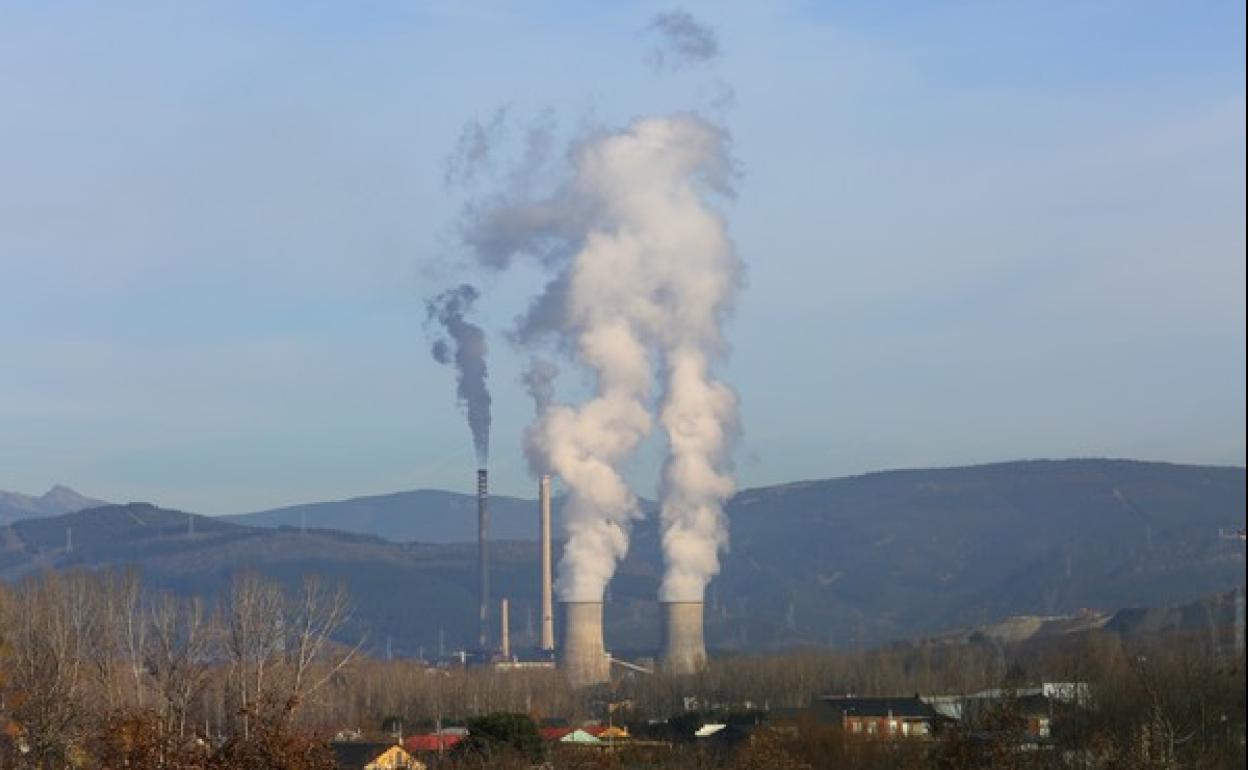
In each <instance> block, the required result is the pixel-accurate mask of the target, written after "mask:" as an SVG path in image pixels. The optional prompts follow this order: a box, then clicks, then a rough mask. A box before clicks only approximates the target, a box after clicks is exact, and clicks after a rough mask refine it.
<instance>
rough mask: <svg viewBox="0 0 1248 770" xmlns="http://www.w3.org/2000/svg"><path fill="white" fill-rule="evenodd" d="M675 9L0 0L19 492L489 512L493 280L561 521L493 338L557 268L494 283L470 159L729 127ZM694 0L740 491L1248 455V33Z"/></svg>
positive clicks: (1134, 6)
mask: <svg viewBox="0 0 1248 770" xmlns="http://www.w3.org/2000/svg"><path fill="white" fill-rule="evenodd" d="M591 6H603V7H591ZM672 7H673V6H671V5H668V4H652V3H617V4H609V6H608V4H584V3H571V2H568V3H480V4H465V3H453V2H443V3H418V2H380V1H378V2H361V3H314V2H300V3H268V4H263V6H261V5H260V4H253V3H241V2H240V3H220V2H214V3H192V2H185V3H174V4H170V3H155V2H153V3H85V2H83V3H77V2H56V3H49V2H14V1H13V0H10V1H9V2H4V3H0V362H2V363H0V488H3V489H10V490H19V491H26V492H38V491H42V489H44V488H46V487H48V486H50V485H51V484H53V483H55V482H62V483H67V484H70V485H72V486H74V487H76V488H78V489H80V490H81V491H83V492H86V493H90V494H94V495H97V496H101V497H105V498H109V499H116V500H131V499H143V500H153V501H156V502H159V503H161V504H164V505H169V506H174V507H182V508H186V509H190V510H196V511H203V512H209V513H226V512H237V511H244V510H251V509H257V508H261V507H267V506H272V505H279V504H285V503H294V502H299V501H306V500H318V499H328V498H337V497H346V496H351V495H357V494H369V493H380V492H386V491H392V490H396V489H404V488H414V487H428V486H432V487H443V488H462V489H465V490H470V489H471V487H472V483H473V477H472V466H473V464H474V463H473V459H472V447H471V442H470V440H469V435H468V431H467V428H466V426H465V424H464V421H463V419H462V417H461V416H460V414H459V413H458V411H457V409H456V408H455V406H454V403H453V383H452V380H451V373H450V372H449V371H448V370H446V369H444V368H442V367H440V366H438V365H437V364H436V363H435V362H433V360H432V359H431V358H430V357H429V356H428V354H427V341H426V337H425V335H424V334H423V332H422V329H421V321H422V309H421V301H422V299H423V298H424V297H426V296H428V295H430V294H432V293H434V292H436V291H438V290H440V289H442V288H444V287H445V286H446V285H449V284H450V283H451V282H453V281H458V280H461V279H469V280H474V281H479V282H480V283H481V285H482V287H483V290H484V293H485V297H486V301H487V303H488V304H487V306H486V307H485V308H483V313H482V321H483V323H484V324H485V325H486V326H487V327H488V328H489V329H490V330H491V332H492V333H495V336H494V338H493V339H494V341H495V345H494V356H493V361H492V365H493V371H492V384H493V390H494V397H495V429H494V438H493V446H494V457H493V460H492V466H493V468H494V472H495V482H496V488H497V489H500V490H501V491H506V492H511V493H528V492H529V491H530V486H531V483H530V481H529V479H528V478H527V476H526V474H525V470H524V463H523V461H522V459H521V455H520V451H519V446H520V433H521V430H522V429H523V426H524V424H525V422H526V421H527V420H528V419H529V416H530V414H531V408H530V406H529V403H528V401H527V399H526V398H525V396H524V393H523V390H522V388H521V387H520V386H518V385H517V384H516V377H517V376H518V373H519V370H520V365H521V361H522V358H521V356H520V355H519V354H518V353H517V352H516V351H514V350H511V349H510V348H509V347H508V345H507V344H506V343H505V342H504V341H503V340H502V339H501V338H499V337H498V336H497V334H496V333H497V332H499V331H501V330H503V329H505V328H507V327H508V325H509V324H510V322H511V319H512V318H513V317H514V316H515V315H516V313H518V312H519V311H520V309H522V308H523V306H524V305H525V301H526V298H527V293H528V292H529V291H531V289H532V287H533V284H534V282H535V280H536V278H535V276H533V275H524V274H521V275H509V276H491V275H481V274H479V273H477V272H474V271H471V270H465V269H463V268H462V263H461V261H460V260H458V259H457V256H456V253H455V252H456V249H455V248H454V239H453V236H452V231H451V226H450V225H451V222H452V221H453V219H454V216H455V214H456V211H457V209H458V205H459V201H458V200H457V199H456V197H455V195H454V194H453V193H451V192H448V190H447V189H446V187H445V186H444V183H443V170H444V166H445V162H446V159H447V157H448V154H449V153H450V152H451V151H452V149H453V148H454V145H455V141H456V139H457V137H458V135H459V132H460V130H461V128H462V127H463V125H464V124H465V122H466V121H468V120H472V119H486V118H488V117H489V116H490V115H491V114H492V113H493V112H494V111H495V110H496V109H497V108H498V107H499V106H501V105H508V106H509V108H510V110H511V111H512V113H513V114H521V115H530V116H531V115H537V114H540V113H542V111H544V110H550V111H551V114H554V115H556V116H557V118H558V120H559V121H560V122H561V124H562V125H565V126H569V125H585V124H593V125H604V126H614V125H619V124H622V123H623V122H625V121H627V120H628V119H630V118H632V117H635V116H638V115H644V114H652V113H665V112H670V111H674V110H681V109H689V108H696V107H698V106H700V105H704V104H705V103H706V96H707V77H706V74H705V73H698V72H684V73H678V74H677V75H675V76H670V77H665V78H660V77H657V76H656V75H655V74H654V73H653V72H652V71H650V70H649V69H648V68H647V67H646V66H645V65H644V63H643V62H644V58H645V55H646V52H647V50H648V47H649V46H650V44H651V42H652V41H651V40H650V38H649V37H648V36H647V33H646V26H647V23H648V22H649V20H650V19H651V18H652V17H653V16H654V14H655V13H657V12H661V11H667V10H670V9H671V8H672ZM680 7H682V8H685V9H686V10H689V11H690V12H692V13H693V14H694V15H695V16H696V17H698V18H699V19H700V20H701V21H702V22H704V23H706V24H708V25H710V26H712V27H714V28H715V30H716V31H717V33H718V36H719V41H720V45H721V48H722V52H723V55H722V58H721V60H720V61H719V62H718V64H717V75H718V77H720V78H722V79H724V80H726V81H728V82H730V83H731V84H732V86H733V88H734V89H735V92H736V99H735V103H734V106H733V107H732V108H731V110H730V111H729V112H728V113H727V115H726V123H727V125H728V127H729V128H730V130H731V131H732V133H733V137H734V148H735V151H736V153H737V156H738V158H739V160H740V163H741V167H742V170H743V175H742V177H741V179H740V182H739V184H738V194H737V196H736V198H735V200H734V201H732V202H731V203H730V204H729V205H727V207H726V209H725V211H726V213H727V215H728V217H729V221H730V225H731V228H732V234H733V236H734V238H735V239H736V241H737V244H738V246H739V248H740V250H741V252H742V254H743V256H744V258H745V260H746V262H747V264H748V274H747V287H746V290H745V292H744V293H743V295H742V299H741V303H740V306H739V309H738V312H737V314H736V316H735V318H734V319H733V320H732V322H731V324H730V330H729V335H730V337H731V339H732V342H733V353H732V358H731V361H730V363H729V365H728V366H727V368H726V370H725V372H724V374H725V376H726V377H727V379H729V381H730V382H732V384H733V385H734V386H735V387H736V388H737V389H738V390H739V392H740V394H741V398H742V408H743V413H744V428H745V433H744V436H743V437H742V441H741V445H740V448H739V451H738V453H737V467H738V472H739V476H740V479H741V483H742V484H743V485H756V484H765V483H774V482H783V481H789V480H793V479H797V478H810V477H825V476H834V475H841V474H847V473H857V472H862V471H868V470H876V469H884V468H892V467H903V466H918V465H954V464H962V463H973V462H984V461H993V460H1002V459H1012V458H1024V457H1067V456H1119V457H1138V458H1146V459H1161V460H1172V461H1177V462H1199V463H1218V464H1232V463H1233V464H1243V463H1244V455H1245V429H1244V423H1245V408H1244V400H1245V395H1244V394H1245V381H1244V379H1245V378H1244V371H1245V303H1244V263H1245V259H1244V253H1245V218H1244V210H1245V195H1244V188H1245V178H1244V166H1245V157H1244V155H1245V153H1244V147H1245V100H1244V92H1245V83H1244V61H1245V58H1244V57H1245V54H1244V9H1243V4H1242V3H1235V2H1209V3H1196V4H1183V3H1145V2H1130V3H1128V2H1121V3H1112V2H1104V3H1083V2H1071V3H1060V2H1053V3H1031V4H1021V3H1011V4H1003V3H974V2H960V3H890V4H878V3H865V2H864V3H837V4H832V3H796V2H764V3H705V4H697V3H694V4H685V5H683V6H680ZM573 385H575V383H573ZM568 392H569V393H573V394H574V393H575V392H576V389H575V387H574V388H573V390H572V391H568ZM660 449H661V448H660V447H659V446H658V445H657V443H656V442H651V445H649V446H648V447H647V448H646V450H645V451H644V452H643V453H642V454H641V455H640V456H639V457H638V458H637V460H636V462H635V463H634V465H633V467H632V468H631V470H630V473H631V478H632V479H633V480H634V482H635V486H636V489H637V491H638V492H639V493H641V494H646V495H652V494H653V489H654V484H655V473H654V467H655V458H656V456H657V455H658V452H659V451H660Z"/></svg>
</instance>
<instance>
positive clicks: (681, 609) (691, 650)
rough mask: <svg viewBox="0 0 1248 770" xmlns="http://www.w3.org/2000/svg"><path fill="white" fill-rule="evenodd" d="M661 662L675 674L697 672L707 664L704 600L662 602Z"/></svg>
mask: <svg viewBox="0 0 1248 770" xmlns="http://www.w3.org/2000/svg"><path fill="white" fill-rule="evenodd" d="M660 663H661V664H662V666H663V669H664V670H665V671H668V672H669V673H673V674H696V673H698V672H699V671H701V670H703V669H704V668H706V645H705V643H704V642H703V640H702V602H663V652H662V654H661V655H660Z"/></svg>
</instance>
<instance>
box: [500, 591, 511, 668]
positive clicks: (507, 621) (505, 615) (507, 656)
mask: <svg viewBox="0 0 1248 770" xmlns="http://www.w3.org/2000/svg"><path fill="white" fill-rule="evenodd" d="M498 615H499V618H498V638H499V652H501V653H502V656H503V660H511V603H510V602H508V601H507V599H506V598H505V597H504V598H503V599H501V600H499V603H498Z"/></svg>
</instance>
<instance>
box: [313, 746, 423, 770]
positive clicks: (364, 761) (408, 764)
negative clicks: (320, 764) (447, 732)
mask: <svg viewBox="0 0 1248 770" xmlns="http://www.w3.org/2000/svg"><path fill="white" fill-rule="evenodd" d="M329 748H330V750H331V751H333V753H334V762H335V763H336V764H337V765H338V768H339V770H425V763H424V762H421V761H420V760H418V759H415V758H414V757H412V755H411V754H409V753H407V751H406V750H405V749H404V748H403V747H402V746H400V745H398V744H396V743H369V742H367V741H335V742H333V743H330V744H329Z"/></svg>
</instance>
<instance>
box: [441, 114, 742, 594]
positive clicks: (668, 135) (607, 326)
mask: <svg viewBox="0 0 1248 770" xmlns="http://www.w3.org/2000/svg"><path fill="white" fill-rule="evenodd" d="M570 161H571V170H570V174H569V178H568V179H567V181H566V182H565V183H564V184H563V185H562V186H561V187H560V188H559V189H558V190H557V191H556V192H555V193H554V194H553V195H550V196H548V197H545V198H541V199H536V200H533V199H525V198H523V197H521V198H519V199H512V200H495V201H492V202H491V203H490V205H487V206H480V205H478V206H474V207H472V208H471V209H470V210H469V212H468V218H467V220H466V230H465V233H464V236H465V242H466V243H468V244H469V245H470V246H472V247H474V248H475V249H476V251H477V256H478V258H479V259H480V261H481V262H482V263H484V264H486V265H491V266H494V267H499V268H502V267H506V266H507V265H508V264H510V262H511V260H512V259H513V258H514V257H515V256H516V255H517V254H521V253H523V254H527V255H530V256H534V257H536V258H537V259H538V260H539V262H540V263H542V264H544V265H547V266H549V267H551V268H552V269H553V270H554V276H553V278H552V279H551V281H550V282H549V284H548V285H547V287H546V289H545V291H544V292H543V293H542V295H541V296H540V297H538V298H537V300H536V301H535V302H534V304H533V306H532V307H531V308H530V311H529V312H528V314H527V315H526V316H525V317H524V318H522V319H521V321H520V328H519V329H518V330H517V333H516V335H515V338H516V339H518V340H521V341H534V340H536V339H537V338H539V337H542V336H548V335H549V336H554V337H555V338H556V340H557V342H558V343H559V347H560V348H561V349H563V350H566V351H568V352H570V353H571V354H572V355H573V356H574V357H575V359H576V360H577V361H578V362H579V363H581V364H582V365H584V366H586V367H587V368H588V369H589V370H590V371H591V372H592V373H593V375H594V378H595V383H594V385H595V389H594V396H593V397H592V398H591V399H590V400H589V401H587V402H585V403H583V404H581V405H579V406H573V405H567V404H551V405H550V406H549V407H548V408H547V409H545V410H544V412H543V413H542V414H541V415H540V416H539V417H538V418H537V420H536V421H535V422H534V424H533V425H532V426H531V428H530V430H529V432H528V440H527V444H528V451H529V454H530V463H531V464H532V465H534V466H535V467H549V468H550V469H551V470H553V471H554V472H555V473H556V474H558V475H559V476H560V477H561V479H562V480H563V483H564V486H565V488H566V489H567V493H568V498H567V504H566V507H565V517H564V521H565V527H566V529H567V544H566V546H565V548H564V554H563V559H562V560H561V562H560V564H559V580H558V589H559V594H560V596H561V598H563V599H564V600H568V601H600V600H601V599H602V596H603V592H604V589H605V586H606V583H607V581H609V580H610V578H611V576H612V575H613V574H614V572H615V567H616V563H617V562H618V560H619V559H620V558H621V557H623V555H624V554H625V553H626V552H627V548H628V537H629V530H630V527H631V522H632V520H633V519H635V518H637V516H638V515H639V510H638V506H637V500H636V496H635V495H634V494H633V493H632V491H631V490H630V489H629V488H628V485H627V484H626V483H625V481H624V479H623V477H622V476H621V474H620V468H621V466H622V464H623V462H624V461H625V460H626V459H627V458H628V457H629V456H630V455H631V454H632V453H633V451H634V450H635V449H636V447H637V445H638V444H639V443H640V442H641V441H642V439H644V438H645V436H646V435H647V434H648V433H649V431H650V429H651V425H652V419H651V414H650V408H651V404H652V397H651V390H652V387H653V384H654V380H655V364H656V363H661V364H662V371H663V373H664V374H665V377H666V384H665V388H664V398H663V405H662V408H661V412H660V417H661V420H662V422H663V425H664V427H665V429H666V430H667V431H668V434H669V438H670V444H671V447H672V453H671V456H670V458H669V460H668V463H667V466H666V468H665V471H664V480H663V485H662V486H663V488H662V497H663V504H662V510H663V528H664V550H665V554H666V555H667V560H668V564H669V578H668V579H665V581H664V592H665V595H668V594H672V595H677V594H679V595H680V596H681V597H682V598H683V597H684V596H685V594H687V593H691V592H694V591H696V592H698V595H699V597H700V592H701V590H702V587H703V586H704V585H705V583H706V581H707V580H708V579H709V578H710V576H711V575H713V574H715V572H716V571H717V570H718V550H719V548H720V547H721V546H722V545H723V544H724V543H725V542H726V531H725V529H724V526H723V516H722V512H721V508H722V502H723V500H724V499H725V498H726V497H727V496H728V495H730V494H731V493H732V489H733V483H732V479H731V477H730V476H729V475H728V473H727V472H726V470H725V464H726V462H727V457H728V453H729V449H730V444H731V437H732V436H733V434H734V433H735V425H736V398H735V396H734V395H733V394H732V392H731V391H730V390H728V389H727V388H726V387H725V386H724V385H723V384H721V383H719V382H717V381H715V379H714V378H713V375H712V373H711V372H712V363H713V361H714V360H715V359H716V358H717V357H718V356H719V355H720V354H721V353H722V351H723V349H724V345H723V341H722V335H721V331H720V325H721V321H722V319H723V316H724V315H725V313H726V312H727V311H728V309H729V307H730V305H731V302H732V299H733V297H734V295H735V293H736V289H737V287H738V286H739V283H740V263H739V261H738V259H737V256H736V254H735V252H734V250H733V248H732V244H731V242H730V241H729V240H728V238H727V235H726V232H725V227H724V223H723V220H722V219H721V217H720V216H719V215H718V214H717V213H716V212H715V211H714V210H713V209H712V208H711V207H710V205H709V204H708V197H709V196H710V195H712V194H713V193H721V194H723V193H727V192H729V191H730V188H729V184H728V182H729V180H730V178H731V176H732V165H731V162H730V157H729V152H728V137H727V135H726V134H725V133H724V132H723V131H721V130H719V129H717V128H716V127H714V126H712V125H711V124H709V123H707V122H706V121H704V120H702V119H701V118H698V117H697V116H694V115H674V116H669V117H654V118H645V119H642V120H638V121H636V122H634V123H633V124H632V125H630V126H628V127H627V128H626V129H624V130H621V131H618V132H615V133H607V134H601V135H598V136H595V137H594V138H592V139H591V140H589V141H586V142H584V143H582V144H581V145H579V146H578V147H577V148H575V150H574V152H573V153H572V155H571V158H570Z"/></svg>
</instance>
